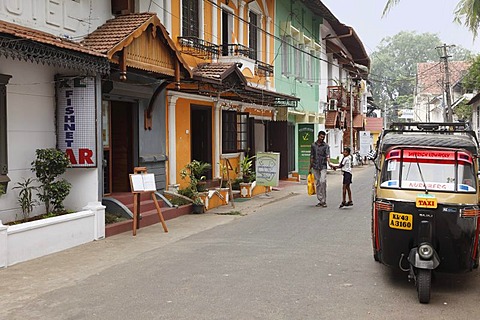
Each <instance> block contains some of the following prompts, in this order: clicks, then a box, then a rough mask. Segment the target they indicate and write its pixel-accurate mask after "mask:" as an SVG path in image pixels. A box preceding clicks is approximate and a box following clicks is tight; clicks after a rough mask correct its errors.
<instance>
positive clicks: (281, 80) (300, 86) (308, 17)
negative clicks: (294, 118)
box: [274, 0, 325, 112]
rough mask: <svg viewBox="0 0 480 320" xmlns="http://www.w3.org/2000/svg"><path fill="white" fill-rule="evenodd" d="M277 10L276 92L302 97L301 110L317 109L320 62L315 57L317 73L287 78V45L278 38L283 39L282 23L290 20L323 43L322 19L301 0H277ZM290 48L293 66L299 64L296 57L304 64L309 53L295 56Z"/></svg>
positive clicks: (313, 62) (314, 110) (297, 27)
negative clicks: (284, 66) (320, 37)
mask: <svg viewBox="0 0 480 320" xmlns="http://www.w3.org/2000/svg"><path fill="white" fill-rule="evenodd" d="M275 10H276V12H275V36H276V40H275V61H274V67H275V88H276V90H277V92H282V93H285V94H291V95H295V96H297V97H300V98H301V100H300V102H299V104H298V108H297V110H298V111H301V112H303V111H310V112H317V110H318V100H319V92H318V90H319V89H318V83H319V81H320V80H321V79H320V61H319V60H318V59H315V58H314V57H312V58H311V64H312V68H311V69H312V70H315V72H313V73H312V75H311V78H310V79H302V80H298V79H295V77H294V76H288V77H287V76H285V75H283V74H282V70H283V65H282V59H284V54H285V52H284V48H282V46H284V45H283V44H282V43H281V41H280V40H279V39H278V38H282V34H281V29H280V26H281V24H282V22H284V21H291V24H292V26H293V27H295V28H296V29H298V30H299V31H300V32H303V33H304V34H305V36H307V37H309V38H311V39H312V40H314V41H315V42H317V43H320V39H319V26H320V23H321V22H322V18H321V17H318V16H314V15H312V14H311V11H310V10H308V9H307V8H306V7H305V6H304V5H302V4H301V2H299V1H297V2H292V1H287V0H277V1H276V8H275ZM304 50H306V49H304ZM289 51H290V52H289V53H288V54H287V55H288V58H289V59H290V61H292V64H291V65H293V64H294V63H296V60H298V58H300V59H299V60H300V64H299V65H301V66H305V57H306V54H304V53H300V54H299V56H298V57H297V56H292V53H293V51H294V50H293V49H290V50H289ZM283 71H284V70H283ZM307 80H310V81H309V82H310V83H307ZM324 81H325V79H324Z"/></svg>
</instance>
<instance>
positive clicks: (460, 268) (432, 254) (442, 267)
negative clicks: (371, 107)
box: [371, 123, 480, 303]
mask: <svg viewBox="0 0 480 320" xmlns="http://www.w3.org/2000/svg"><path fill="white" fill-rule="evenodd" d="M463 126H464V124H461V123H394V124H393V125H392V127H391V128H390V129H388V130H384V132H383V133H382V135H381V140H380V143H379V144H378V147H377V150H376V157H375V160H374V164H375V167H376V169H377V170H376V173H375V180H374V184H373V199H372V229H371V232H372V247H373V257H374V259H375V260H376V261H378V262H380V263H382V264H384V265H387V266H389V267H393V268H399V269H400V270H402V271H405V272H408V279H409V280H413V281H414V283H415V285H416V289H417V294H418V300H419V302H420V303H429V301H430V291H431V280H432V272H437V271H438V272H448V273H461V272H467V271H472V270H473V269H476V268H478V265H479V230H480V217H479V215H480V208H479V196H478V195H479V194H478V190H479V188H480V187H479V179H478V175H477V172H478V170H479V168H478V161H477V159H478V157H479V149H478V141H477V138H476V135H475V133H474V132H473V131H468V130H465V127H463Z"/></svg>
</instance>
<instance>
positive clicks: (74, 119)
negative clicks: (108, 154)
mask: <svg viewBox="0 0 480 320" xmlns="http://www.w3.org/2000/svg"><path fill="white" fill-rule="evenodd" d="M95 101H96V100H95V78H94V77H59V78H57V146H58V148H59V149H60V150H62V151H65V153H66V154H67V155H68V157H69V158H70V162H71V164H72V167H77V168H78V167H81V168H86V167H96V166H97V152H96V151H97V150H96V145H97V144H96V141H97V137H96V132H97V129H96V105H95Z"/></svg>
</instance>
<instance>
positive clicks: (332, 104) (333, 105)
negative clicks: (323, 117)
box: [328, 99, 337, 111]
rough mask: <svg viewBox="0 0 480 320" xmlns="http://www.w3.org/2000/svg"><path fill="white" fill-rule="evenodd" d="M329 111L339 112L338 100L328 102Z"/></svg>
mask: <svg viewBox="0 0 480 320" xmlns="http://www.w3.org/2000/svg"><path fill="white" fill-rule="evenodd" d="M328 110H329V111H337V100H336V99H330V100H328Z"/></svg>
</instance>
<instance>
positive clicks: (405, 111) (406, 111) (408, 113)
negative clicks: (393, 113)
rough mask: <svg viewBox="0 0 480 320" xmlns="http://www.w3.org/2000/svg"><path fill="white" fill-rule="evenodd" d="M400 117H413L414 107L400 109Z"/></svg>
mask: <svg viewBox="0 0 480 320" xmlns="http://www.w3.org/2000/svg"><path fill="white" fill-rule="evenodd" d="M398 117H399V118H402V119H413V110H412V109H401V110H400V111H398Z"/></svg>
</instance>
